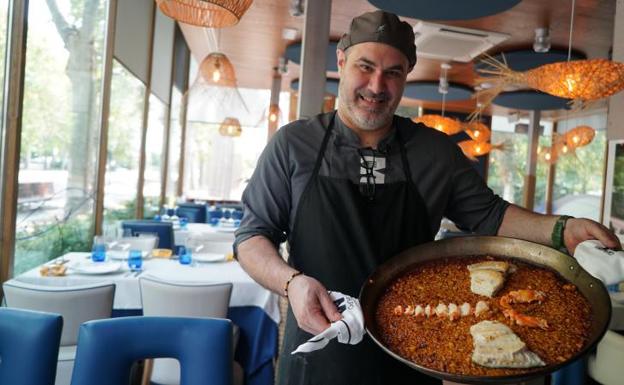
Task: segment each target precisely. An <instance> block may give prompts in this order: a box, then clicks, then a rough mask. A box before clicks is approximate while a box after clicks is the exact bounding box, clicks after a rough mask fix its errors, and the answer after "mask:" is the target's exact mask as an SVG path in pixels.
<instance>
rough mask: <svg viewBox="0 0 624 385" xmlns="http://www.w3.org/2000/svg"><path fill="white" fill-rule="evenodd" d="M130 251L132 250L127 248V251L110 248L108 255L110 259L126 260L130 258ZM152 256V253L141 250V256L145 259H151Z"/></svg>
mask: <svg viewBox="0 0 624 385" xmlns="http://www.w3.org/2000/svg"><path fill="white" fill-rule="evenodd" d="M129 253H130V251H128V250H126V251H121V250H109V251H107V252H106V256H107V257H108V258H110V259H115V260H118V261H125V260H127V259H128V254H129ZM151 256H152V254H151V253H149V252H147V251H145V250H143V251H141V257H142V258H143V259H149V258H150V257H151Z"/></svg>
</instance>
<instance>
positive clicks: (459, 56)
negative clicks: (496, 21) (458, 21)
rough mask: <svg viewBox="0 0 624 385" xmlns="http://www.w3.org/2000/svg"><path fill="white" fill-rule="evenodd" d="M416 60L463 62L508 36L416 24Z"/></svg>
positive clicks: (430, 24)
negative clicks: (422, 58) (417, 58)
mask: <svg viewBox="0 0 624 385" xmlns="http://www.w3.org/2000/svg"><path fill="white" fill-rule="evenodd" d="M414 34H415V35H416V40H415V43H416V52H417V55H418V56H419V57H426V58H431V59H438V60H444V61H458V62H464V63H467V62H469V61H471V60H472V59H473V58H475V57H477V56H479V55H480V54H482V53H483V52H485V51H487V50H488V49H490V48H492V47H494V46H495V45H498V44H500V43H502V42H503V41H505V40H507V39H508V38H509V35H507V34H504V33H498V32H489V31H480V30H477V29H469V28H461V27H453V26H448V25H442V24H434V23H427V22H424V21H419V22H418V23H416V25H415V26H414Z"/></svg>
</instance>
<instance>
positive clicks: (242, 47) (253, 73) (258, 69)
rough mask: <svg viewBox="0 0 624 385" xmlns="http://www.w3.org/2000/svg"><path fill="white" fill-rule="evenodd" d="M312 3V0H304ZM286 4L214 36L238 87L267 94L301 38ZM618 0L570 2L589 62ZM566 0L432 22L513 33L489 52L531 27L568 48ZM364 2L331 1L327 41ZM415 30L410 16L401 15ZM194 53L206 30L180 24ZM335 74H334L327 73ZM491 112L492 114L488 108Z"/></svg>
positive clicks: (528, 33)
mask: <svg viewBox="0 0 624 385" xmlns="http://www.w3.org/2000/svg"><path fill="white" fill-rule="evenodd" d="M308 1H313V0H308ZM290 5H291V0H255V1H254V3H253V4H252V5H251V7H250V8H249V10H248V11H247V13H246V14H245V15H244V16H243V18H242V19H241V21H240V22H239V23H238V24H237V25H236V26H234V27H229V28H224V29H221V30H219V31H218V35H219V49H220V51H222V52H224V53H225V54H226V55H227V56H228V57H229V58H230V60H231V61H232V63H233V64H234V67H235V69H236V75H237V77H238V83H239V86H240V87H245V88H262V89H269V88H270V87H271V80H272V76H273V67H275V66H276V65H277V64H278V62H279V58H280V56H282V55H283V54H284V50H285V48H286V46H287V45H288V44H291V43H293V42H296V41H300V40H301V31H303V22H304V16H299V17H294V16H291V15H290V12H289V8H290ZM615 5H616V2H615V1H613V0H576V9H575V15H574V31H573V36H572V47H573V49H575V50H576V51H579V52H581V53H584V54H585V55H587V57H588V58H599V57H608V56H609V54H610V50H611V46H612V41H613V25H614V14H615ZM571 8H572V0H547V1H545V0H524V1H522V2H520V3H519V4H518V5H517V6H515V7H513V8H511V9H509V10H508V11H505V12H502V13H499V14H497V15H493V16H488V17H483V18H479V19H474V20H468V21H465V20H464V21H446V20H432V22H436V23H440V24H446V25H451V26H459V27H466V28H474V29H480V30H486V31H494V32H502V33H506V34H509V35H511V37H510V38H509V39H508V40H507V41H505V42H504V43H503V44H501V45H499V46H497V47H494V48H493V49H492V50H491V51H490V52H489V53H491V54H495V53H498V52H500V51H506V50H507V51H508V50H515V49H532V48H531V47H532V44H533V39H534V36H535V35H534V30H535V28H540V27H548V28H549V29H550V36H551V41H552V48H559V49H564V50H567V47H568V38H569V32H570V12H571ZM375 9H376V8H375V7H374V6H372V5H371V4H370V3H369V2H368V1H366V0H333V2H332V10H331V23H330V38H331V39H334V40H338V39H339V38H340V36H342V34H343V33H345V32H346V31H347V29H348V28H349V24H350V22H351V19H352V18H353V17H355V16H358V15H360V14H361V13H364V12H367V11H372V10H375ZM402 19H404V20H406V21H408V22H409V23H410V24H412V25H414V24H415V23H416V20H415V19H409V18H402ZM181 27H182V30H183V32H184V35H185V38H186V40H187V42H188V44H189V46H190V48H191V51H192V55H193V56H194V58H195V59H196V60H197V61H198V62H200V61H201V60H202V59H203V58H204V57H205V56H206V55H208V54H209V53H210V52H211V51H212V50H214V49H215V48H214V47H213V45H212V44H210V43H209V41H210V39H208V36H207V33H206V31H204V30H203V29H201V28H197V27H193V26H188V25H181ZM284 28H292V29H295V30H297V31H299V32H298V34H297V37H296V38H295V39H294V40H285V39H284V38H283V37H282V30H283V29H284ZM452 64H453V67H452V69H451V70H450V71H449V73H448V77H449V81H451V82H456V83H461V84H465V85H468V86H473V79H474V72H473V64H472V63H468V64H463V63H452ZM439 72H440V62H439V61H437V60H431V59H424V58H419V59H418V63H417V64H416V67H415V68H414V70H413V71H412V72H411V73H410V74H409V76H408V80H436V81H437V79H438V77H439ZM328 75H329V76H330V77H338V76H337V73H328ZM298 77H299V66H297V65H296V64H293V63H289V64H288V73H287V74H286V75H284V78H283V81H282V89H283V90H288V87H289V84H290V81H291V80H292V79H296V78H298ZM402 103H403V104H404V105H410V106H417V105H421V106H424V107H425V108H439V105H437V103H425V102H423V101H418V100H414V99H407V98H404V100H403V102H402ZM446 108H447V109H448V110H454V111H458V112H467V111H472V110H473V109H474V101H462V102H453V103H447V104H446ZM490 112H492V111H490ZM493 112H496V113H506V112H508V110H507V109H504V108H502V107H494V110H493Z"/></svg>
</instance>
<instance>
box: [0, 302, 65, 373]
mask: <svg viewBox="0 0 624 385" xmlns="http://www.w3.org/2000/svg"><path fill="white" fill-rule="evenodd" d="M62 329H63V318H62V317H61V316H60V315H59V314H52V313H43V312H34V311H30V310H21V309H9V308H0V384H11V385H54V377H55V376H56V359H57V356H58V352H59V343H60V341H61V331H62Z"/></svg>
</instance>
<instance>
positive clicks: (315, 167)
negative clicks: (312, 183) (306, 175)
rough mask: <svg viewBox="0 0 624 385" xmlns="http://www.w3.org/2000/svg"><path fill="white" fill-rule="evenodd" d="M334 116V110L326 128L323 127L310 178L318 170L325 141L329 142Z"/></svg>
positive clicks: (325, 145) (315, 174)
mask: <svg viewBox="0 0 624 385" xmlns="http://www.w3.org/2000/svg"><path fill="white" fill-rule="evenodd" d="M335 118H336V111H334V113H333V114H332V116H331V119H330V120H329V124H328V125H327V129H325V136H323V143H322V144H321V148H320V150H319V152H318V155H317V157H316V163H315V164H314V170H313V171H312V178H313V177H315V176H317V175H318V172H319V170H320V168H321V162H323V156H324V155H325V148H327V142H329V137H330V136H331V131H332V129H333V128H334V120H335Z"/></svg>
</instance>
